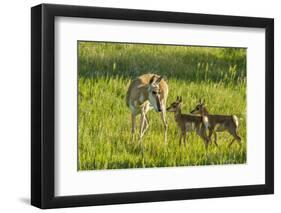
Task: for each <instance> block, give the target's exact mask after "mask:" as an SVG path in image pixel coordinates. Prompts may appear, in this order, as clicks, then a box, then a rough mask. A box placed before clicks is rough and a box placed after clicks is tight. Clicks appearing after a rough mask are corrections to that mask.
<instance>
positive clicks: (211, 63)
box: [78, 41, 247, 170]
mask: <svg viewBox="0 0 281 213" xmlns="http://www.w3.org/2000/svg"><path fill="white" fill-rule="evenodd" d="M144 73H155V74H158V75H164V76H166V78H167V79H168V85H169V96H168V101H167V106H168V105H169V104H170V103H171V102H173V101H175V99H176V97H177V96H178V95H181V96H182V97H183V103H184V105H183V109H182V113H189V112H190V110H191V109H193V108H194V107H195V105H196V104H197V102H198V100H199V99H200V98H204V99H205V102H206V103H207V107H208V109H209V111H210V113H212V114H235V115H237V116H238V117H239V118H241V120H240V126H239V135H240V136H241V137H242V143H243V146H242V149H239V146H238V144H237V143H234V144H233V145H232V147H231V148H230V149H229V148H228V147H227V146H228V144H229V142H230V141H231V140H232V136H230V135H229V134H228V133H218V144H219V148H216V147H215V145H214V144H212V145H211V146H210V147H209V150H208V152H207V153H206V151H205V146H204V143H203V141H202V140H201V139H200V138H199V136H197V135H196V134H195V133H191V134H190V135H189V137H188V142H187V144H186V146H183V145H182V146H179V133H180V132H179V130H178V129H177V127H176V123H175V120H174V115H173V113H168V112H167V120H168V125H169V127H168V140H167V142H168V143H167V144H166V145H165V144H164V142H163V138H164V136H163V131H164V129H163V125H162V122H161V118H160V114H159V113H156V112H155V111H153V110H151V111H150V112H149V113H148V117H149V121H150V126H149V130H148V131H147V132H146V134H145V136H144V138H143V140H142V143H141V144H138V143H137V141H135V142H132V141H130V139H131V138H130V136H131V134H130V131H131V114H130V110H129V108H128V107H127V106H126V103H125V96H126V91H127V88H128V86H129V83H130V81H131V80H132V79H134V78H135V77H137V76H139V75H141V74H144ZM78 77H79V80H78V84H79V85H78V90H79V96H78V110H79V112H78V113H79V115H78V160H79V162H78V170H93V169H123V168H148V167H168V166H197V165H216V164H242V163H246V148H247V144H246V49H242V48H210V47H190V46H168V45H141V44H118V43H101V42H82V41H80V42H78ZM137 124H139V117H138V119H137ZM138 128H139V125H137V131H136V132H137V133H138Z"/></svg>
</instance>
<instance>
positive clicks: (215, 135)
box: [214, 132, 219, 147]
mask: <svg viewBox="0 0 281 213" xmlns="http://www.w3.org/2000/svg"><path fill="white" fill-rule="evenodd" d="M217 136H218V135H217V133H216V132H214V138H215V140H214V141H215V145H216V147H219V145H218V143H217Z"/></svg>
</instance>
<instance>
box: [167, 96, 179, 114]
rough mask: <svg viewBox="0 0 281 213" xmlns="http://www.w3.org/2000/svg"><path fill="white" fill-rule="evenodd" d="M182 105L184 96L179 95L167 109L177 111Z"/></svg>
mask: <svg viewBox="0 0 281 213" xmlns="http://www.w3.org/2000/svg"><path fill="white" fill-rule="evenodd" d="M181 105H182V97H181V96H178V97H177V100H176V101H175V102H173V103H172V104H171V105H170V106H169V107H168V108H167V111H168V112H177V111H179V110H180V109H181Z"/></svg>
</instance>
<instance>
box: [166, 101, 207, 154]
mask: <svg viewBox="0 0 281 213" xmlns="http://www.w3.org/2000/svg"><path fill="white" fill-rule="evenodd" d="M181 105H182V97H179V96H178V97H177V100H176V101H175V102H173V103H172V104H171V106H170V107H168V108H167V111H168V112H174V115H175V120H176V123H177V125H178V127H179V128H180V130H181V136H180V142H179V144H180V145H181V143H182V139H184V144H186V135H187V133H188V132H194V131H195V132H196V133H197V134H198V135H199V136H200V137H201V138H202V139H203V141H204V143H205V148H206V149H207V148H208V145H209V138H208V136H207V130H208V118H207V117H206V116H200V115H186V114H182V113H181Z"/></svg>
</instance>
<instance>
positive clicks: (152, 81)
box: [126, 73, 168, 143]
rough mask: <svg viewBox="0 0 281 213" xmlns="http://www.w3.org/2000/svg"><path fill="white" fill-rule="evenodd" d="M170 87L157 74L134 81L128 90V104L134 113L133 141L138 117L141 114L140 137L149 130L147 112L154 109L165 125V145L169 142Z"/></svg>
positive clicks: (140, 77)
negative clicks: (168, 98) (167, 110)
mask: <svg viewBox="0 0 281 213" xmlns="http://www.w3.org/2000/svg"><path fill="white" fill-rule="evenodd" d="M167 97H168V85H167V83H166V81H165V80H164V79H163V77H161V76H159V75H156V74H150V73H149V74H144V75H141V76H139V77H137V78H136V79H135V80H133V81H132V82H131V84H130V86H129V88H128V91H127V96H126V104H127V106H128V107H129V108H130V110H131V112H132V130H131V132H132V140H133V139H134V133H135V126H136V116H137V115H138V114H140V116H141V117H140V137H139V142H140V141H141V139H142V137H143V135H144V133H145V132H146V130H147V129H148V125H149V124H148V119H147V115H146V114H147V112H148V111H149V110H150V109H153V108H154V110H155V111H156V112H161V118H162V121H163V123H164V143H166V141H167V128H168V124H167V121H166V115H165V114H166V101H167Z"/></svg>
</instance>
